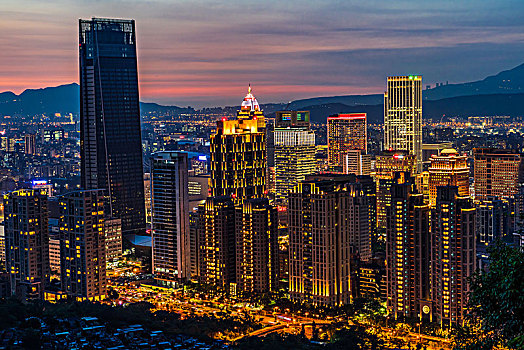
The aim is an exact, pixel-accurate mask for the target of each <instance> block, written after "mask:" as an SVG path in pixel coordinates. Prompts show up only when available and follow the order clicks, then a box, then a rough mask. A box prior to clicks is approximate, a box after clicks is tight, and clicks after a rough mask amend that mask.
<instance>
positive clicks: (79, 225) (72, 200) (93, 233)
mask: <svg viewBox="0 0 524 350" xmlns="http://www.w3.org/2000/svg"><path fill="white" fill-rule="evenodd" d="M59 204H60V220H59V225H60V258H61V267H60V272H61V274H60V283H61V284H62V291H63V292H64V293H66V294H67V295H68V296H70V297H72V298H75V299H77V300H91V301H93V300H103V299H105V297H106V295H107V277H106V244H105V232H104V228H105V225H104V191H103V190H78V191H74V192H70V193H67V194H65V195H63V196H61V197H60V203H59Z"/></svg>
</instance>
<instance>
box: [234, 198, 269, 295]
mask: <svg viewBox="0 0 524 350" xmlns="http://www.w3.org/2000/svg"><path fill="white" fill-rule="evenodd" d="M236 232H237V234H236V235H237V237H236V247H237V250H236V260H237V263H236V271H237V277H236V283H237V285H238V288H239V289H240V290H242V291H244V292H248V293H267V292H270V291H276V290H278V285H277V283H278V279H277V276H278V217H277V208H276V207H274V206H272V205H270V204H269V200H268V199H266V198H256V199H247V200H245V201H244V203H242V206H241V207H239V208H237V217H236Z"/></svg>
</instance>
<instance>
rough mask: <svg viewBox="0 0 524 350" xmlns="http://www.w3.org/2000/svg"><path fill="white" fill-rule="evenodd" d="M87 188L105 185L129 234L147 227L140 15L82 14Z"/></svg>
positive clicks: (110, 205) (84, 181) (82, 130)
mask: <svg viewBox="0 0 524 350" xmlns="http://www.w3.org/2000/svg"><path fill="white" fill-rule="evenodd" d="M79 26H80V35H79V40H80V46H79V50H80V105H81V108H80V155H81V173H82V177H81V180H82V181H81V184H82V188H84V189H87V190H91V189H105V190H106V194H107V195H108V208H106V210H107V211H108V214H109V216H111V217H115V218H120V219H122V233H123V234H124V235H126V234H131V233H137V234H141V233H144V231H145V228H146V224H145V208H144V180H143V176H144V175H143V168H142V141H141V135H140V107H139V99H138V74H137V59H136V57H137V56H136V38H135V21H134V20H120V19H103V18H93V19H91V20H80V23H79Z"/></svg>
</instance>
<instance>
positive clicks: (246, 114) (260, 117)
mask: <svg viewBox="0 0 524 350" xmlns="http://www.w3.org/2000/svg"><path fill="white" fill-rule="evenodd" d="M237 119H239V120H256V121H257V128H258V131H259V132H263V131H265V130H266V120H265V118H264V112H263V111H262V110H261V109H260V105H259V104H258V101H257V99H256V98H255V96H253V94H252V93H251V84H249V87H248V89H247V95H246V97H244V100H243V101H242V104H241V105H240V110H239V111H238V112H237Z"/></svg>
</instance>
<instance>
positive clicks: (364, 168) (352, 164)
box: [342, 149, 371, 175]
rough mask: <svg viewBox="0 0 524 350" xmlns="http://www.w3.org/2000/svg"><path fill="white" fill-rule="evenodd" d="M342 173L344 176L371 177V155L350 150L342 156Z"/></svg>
mask: <svg viewBox="0 0 524 350" xmlns="http://www.w3.org/2000/svg"><path fill="white" fill-rule="evenodd" d="M342 161H343V164H342V171H343V172H344V174H355V175H369V174H371V155H369V154H365V153H364V152H363V151H361V150H358V149H355V150H349V151H347V152H346V153H345V154H344V155H343V156H342Z"/></svg>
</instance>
